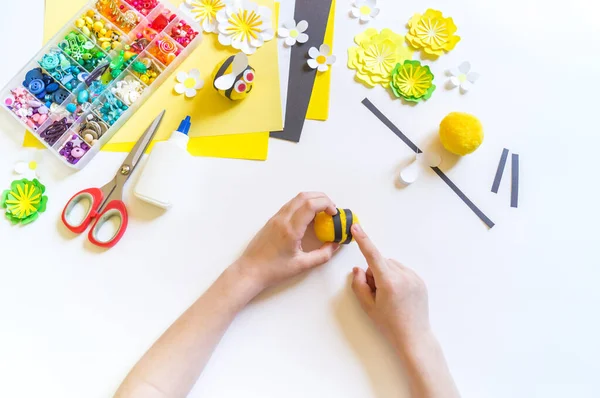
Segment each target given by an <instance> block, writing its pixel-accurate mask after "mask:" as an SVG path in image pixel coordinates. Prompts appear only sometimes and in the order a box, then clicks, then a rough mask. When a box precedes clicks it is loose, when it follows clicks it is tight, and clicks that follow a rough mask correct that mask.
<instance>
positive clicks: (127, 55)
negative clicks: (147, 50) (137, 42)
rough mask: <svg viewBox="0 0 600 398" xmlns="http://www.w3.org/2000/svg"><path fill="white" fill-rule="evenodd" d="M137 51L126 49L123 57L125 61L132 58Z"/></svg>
mask: <svg viewBox="0 0 600 398" xmlns="http://www.w3.org/2000/svg"><path fill="white" fill-rule="evenodd" d="M135 55H136V53H134V52H132V51H125V54H123V58H125V61H129V60H130V59H131V57H133V56H135Z"/></svg>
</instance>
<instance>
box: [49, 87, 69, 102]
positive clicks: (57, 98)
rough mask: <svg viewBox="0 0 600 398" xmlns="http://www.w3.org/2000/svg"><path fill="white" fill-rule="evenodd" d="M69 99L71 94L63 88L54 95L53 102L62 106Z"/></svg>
mask: <svg viewBox="0 0 600 398" xmlns="http://www.w3.org/2000/svg"><path fill="white" fill-rule="evenodd" d="M67 98H69V92H68V91H67V90H65V89H62V88H60V89H58V90H56V92H55V93H54V94H53V95H52V100H53V101H54V102H56V103H57V104H62V103H63V102H65V101H66V100H67Z"/></svg>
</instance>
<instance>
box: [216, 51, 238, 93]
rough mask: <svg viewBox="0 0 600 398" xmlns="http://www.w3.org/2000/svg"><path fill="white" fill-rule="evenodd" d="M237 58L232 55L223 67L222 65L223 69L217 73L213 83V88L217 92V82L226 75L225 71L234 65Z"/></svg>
mask: <svg viewBox="0 0 600 398" xmlns="http://www.w3.org/2000/svg"><path fill="white" fill-rule="evenodd" d="M234 58H235V55H232V56H231V57H229V58H227V59H226V60H225V62H223V65H221V67H220V68H219V71H218V72H217V74H216V75H215V80H214V81H213V87H214V88H215V90H217V91H218V90H219V89H218V88H217V87H215V81H216V80H217V79H218V78H219V77H221V76H223V75H224V74H225V71H226V70H227V68H229V66H230V65H231V64H232V63H233V59H234Z"/></svg>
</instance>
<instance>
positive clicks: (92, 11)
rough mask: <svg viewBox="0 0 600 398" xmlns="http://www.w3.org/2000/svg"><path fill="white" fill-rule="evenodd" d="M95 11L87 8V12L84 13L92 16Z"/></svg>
mask: <svg viewBox="0 0 600 398" xmlns="http://www.w3.org/2000/svg"><path fill="white" fill-rule="evenodd" d="M95 14H96V13H95V12H94V10H88V12H87V13H86V14H85V15H87V16H88V17H93V16H94V15H95Z"/></svg>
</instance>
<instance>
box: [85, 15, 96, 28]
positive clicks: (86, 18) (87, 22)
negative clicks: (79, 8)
mask: <svg viewBox="0 0 600 398" xmlns="http://www.w3.org/2000/svg"><path fill="white" fill-rule="evenodd" d="M85 23H86V25H87V26H88V27H89V28H91V27H92V26H93V25H94V20H93V19H92V18H90V17H85Z"/></svg>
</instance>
